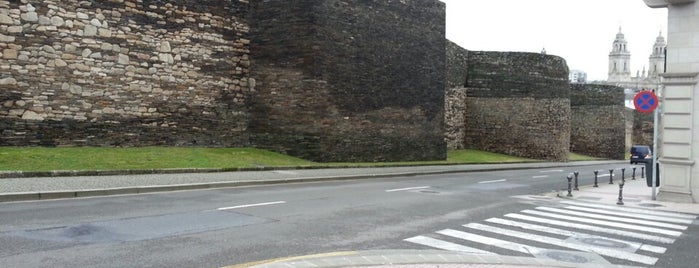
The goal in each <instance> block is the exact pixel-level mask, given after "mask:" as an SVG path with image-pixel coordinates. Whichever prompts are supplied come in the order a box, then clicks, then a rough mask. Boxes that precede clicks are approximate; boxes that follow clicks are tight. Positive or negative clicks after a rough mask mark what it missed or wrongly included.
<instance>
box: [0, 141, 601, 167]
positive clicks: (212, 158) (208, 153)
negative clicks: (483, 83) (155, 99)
mask: <svg viewBox="0 0 699 268" xmlns="http://www.w3.org/2000/svg"><path fill="white" fill-rule="evenodd" d="M571 157H572V158H571V160H590V159H592V158H587V157H584V156H580V155H571ZM573 158H574V159H573ZM532 161H537V160H534V159H527V158H520V157H512V156H507V155H502V154H496V153H489V152H483V151H478V150H456V151H449V152H448V157H447V160H445V161H424V162H390V163H387V162H384V163H317V162H312V161H307V160H303V159H300V158H295V157H290V156H287V155H283V154H278V153H273V152H269V151H265V150H260V149H254V148H181V147H135V148H106V147H59V148H46V147H0V171H25V172H29V171H51V170H148V169H180V168H214V169H238V168H257V167H338V166H343V167H346V166H349V167H351V166H388V165H425V164H433V165H439V164H478V163H513V162H532Z"/></svg>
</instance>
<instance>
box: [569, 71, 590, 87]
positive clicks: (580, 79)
mask: <svg viewBox="0 0 699 268" xmlns="http://www.w3.org/2000/svg"><path fill="white" fill-rule="evenodd" d="M568 81H570V82H571V83H573V84H585V83H587V73H586V72H583V71H580V70H570V73H568Z"/></svg>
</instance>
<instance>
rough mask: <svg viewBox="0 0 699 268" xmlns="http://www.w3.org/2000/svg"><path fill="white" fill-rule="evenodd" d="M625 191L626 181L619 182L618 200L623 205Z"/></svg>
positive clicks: (618, 203)
mask: <svg viewBox="0 0 699 268" xmlns="http://www.w3.org/2000/svg"><path fill="white" fill-rule="evenodd" d="M623 191H624V183H623V182H620V183H619V201H617V202H616V204H617V205H623V204H624V198H623V197H622V195H623Z"/></svg>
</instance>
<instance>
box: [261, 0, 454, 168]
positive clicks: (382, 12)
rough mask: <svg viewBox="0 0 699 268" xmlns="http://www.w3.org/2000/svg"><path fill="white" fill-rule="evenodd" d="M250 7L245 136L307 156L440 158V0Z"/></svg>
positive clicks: (333, 0)
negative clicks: (250, 78)
mask: <svg viewBox="0 0 699 268" xmlns="http://www.w3.org/2000/svg"><path fill="white" fill-rule="evenodd" d="M251 6H252V12H253V13H254V14H255V16H254V18H253V19H252V21H251V25H252V27H251V29H252V31H253V34H252V36H253V42H252V47H251V49H252V53H253V56H252V59H253V68H252V72H253V75H254V77H256V81H257V83H256V95H255V98H254V99H253V101H252V105H251V107H253V108H252V109H253V115H254V117H253V118H252V120H251V123H250V129H251V133H252V134H251V135H252V137H251V138H252V140H253V141H254V142H255V144H257V145H258V146H260V147H262V148H266V149H272V150H275V151H279V152H283V153H288V154H291V155H296V156H301V157H304V158H307V159H312V160H315V161H397V160H401V161H405V160H437V159H445V158H446V145H445V141H444V94H445V67H444V60H445V39H444V30H445V25H444V18H445V5H444V3H442V2H440V1H437V0H400V1H399V0H386V1H359V0H350V1H346V0H345V1H340V0H301V1H256V2H252V3H251Z"/></svg>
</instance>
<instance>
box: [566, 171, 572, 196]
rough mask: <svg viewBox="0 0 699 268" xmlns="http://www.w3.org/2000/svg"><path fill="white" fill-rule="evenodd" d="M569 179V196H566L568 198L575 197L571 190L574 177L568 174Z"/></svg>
mask: <svg viewBox="0 0 699 268" xmlns="http://www.w3.org/2000/svg"><path fill="white" fill-rule="evenodd" d="M567 179H568V194H567V195H566V196H567V197H573V193H572V190H571V184H572V180H573V175H571V174H568V177H567Z"/></svg>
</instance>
